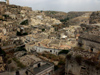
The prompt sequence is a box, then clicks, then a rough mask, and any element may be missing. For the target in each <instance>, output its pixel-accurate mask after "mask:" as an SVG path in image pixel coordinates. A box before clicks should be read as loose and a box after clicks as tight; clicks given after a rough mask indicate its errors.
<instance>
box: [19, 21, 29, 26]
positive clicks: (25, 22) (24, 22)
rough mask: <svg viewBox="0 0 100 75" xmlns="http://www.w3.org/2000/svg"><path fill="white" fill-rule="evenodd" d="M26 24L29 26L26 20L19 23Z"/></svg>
mask: <svg viewBox="0 0 100 75" xmlns="http://www.w3.org/2000/svg"><path fill="white" fill-rule="evenodd" d="M28 24H29V22H28V20H25V21H23V22H21V23H20V25H28Z"/></svg>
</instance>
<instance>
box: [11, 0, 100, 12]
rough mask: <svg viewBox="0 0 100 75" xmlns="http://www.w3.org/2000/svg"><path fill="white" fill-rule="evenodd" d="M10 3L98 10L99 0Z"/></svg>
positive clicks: (42, 8)
mask: <svg viewBox="0 0 100 75" xmlns="http://www.w3.org/2000/svg"><path fill="white" fill-rule="evenodd" d="M9 1H10V4H16V5H21V6H29V7H32V9H33V10H55V11H65V12H69V11H98V10H100V0H9Z"/></svg>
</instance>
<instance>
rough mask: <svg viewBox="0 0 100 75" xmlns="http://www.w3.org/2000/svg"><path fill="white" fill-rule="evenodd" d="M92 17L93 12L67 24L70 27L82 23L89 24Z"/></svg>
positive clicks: (73, 19)
mask: <svg viewBox="0 0 100 75" xmlns="http://www.w3.org/2000/svg"><path fill="white" fill-rule="evenodd" d="M90 15H91V12H89V13H85V14H83V15H81V16H78V17H75V18H72V19H70V20H68V21H67V24H69V25H80V24H82V23H85V24H89V18H90Z"/></svg>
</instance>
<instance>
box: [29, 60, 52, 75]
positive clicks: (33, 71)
mask: <svg viewBox="0 0 100 75" xmlns="http://www.w3.org/2000/svg"><path fill="white" fill-rule="evenodd" d="M28 74H29V75H53V74H54V65H53V63H50V62H46V61H39V62H37V63H35V64H34V65H33V67H31V68H29V69H28Z"/></svg>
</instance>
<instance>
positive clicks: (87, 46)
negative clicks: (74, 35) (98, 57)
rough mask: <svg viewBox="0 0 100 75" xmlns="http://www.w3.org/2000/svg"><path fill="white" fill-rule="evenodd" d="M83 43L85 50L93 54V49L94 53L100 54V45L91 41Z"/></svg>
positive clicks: (82, 40)
mask: <svg viewBox="0 0 100 75" xmlns="http://www.w3.org/2000/svg"><path fill="white" fill-rule="evenodd" d="M80 41H81V43H82V44H83V46H82V47H83V48H84V49H85V50H87V51H89V52H91V48H93V52H95V53H98V52H100V43H97V42H93V41H89V40H84V39H81V40H80Z"/></svg>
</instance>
